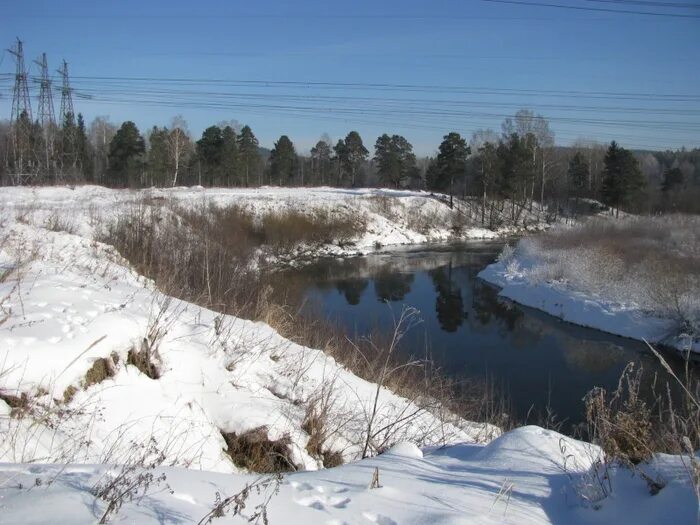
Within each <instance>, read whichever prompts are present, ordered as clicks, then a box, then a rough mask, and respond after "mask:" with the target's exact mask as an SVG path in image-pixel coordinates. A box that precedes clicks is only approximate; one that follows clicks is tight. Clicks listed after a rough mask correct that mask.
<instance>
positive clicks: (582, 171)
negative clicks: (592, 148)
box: [568, 151, 590, 197]
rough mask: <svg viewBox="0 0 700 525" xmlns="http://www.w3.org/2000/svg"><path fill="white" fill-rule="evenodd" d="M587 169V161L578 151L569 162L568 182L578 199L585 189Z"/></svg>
mask: <svg viewBox="0 0 700 525" xmlns="http://www.w3.org/2000/svg"><path fill="white" fill-rule="evenodd" d="M589 169H590V166H589V165H588V161H587V160H586V157H584V156H583V153H581V152H580V151H578V152H576V154H575V155H574V156H573V157H572V159H571V160H570V161H569V171H568V175H569V181H570V183H571V187H572V188H573V191H574V195H575V196H576V197H580V196H581V195H582V194H583V191H584V190H585V188H586V184H587V183H588V172H589Z"/></svg>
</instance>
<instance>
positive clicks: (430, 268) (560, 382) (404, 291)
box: [276, 243, 679, 425]
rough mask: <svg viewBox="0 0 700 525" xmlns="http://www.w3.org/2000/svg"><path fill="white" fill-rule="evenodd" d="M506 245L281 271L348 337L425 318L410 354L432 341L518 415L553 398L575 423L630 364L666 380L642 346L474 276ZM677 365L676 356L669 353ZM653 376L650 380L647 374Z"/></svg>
mask: <svg viewBox="0 0 700 525" xmlns="http://www.w3.org/2000/svg"><path fill="white" fill-rule="evenodd" d="M501 247H502V245H501V244H500V243H471V244H467V245H461V246H455V247H451V248H440V249H422V250H419V251H417V250H407V251H404V252H400V253H392V254H384V255H374V256H369V257H362V258H355V259H346V260H335V259H333V260H324V261H320V262H318V263H317V264H314V265H312V266H308V267H305V268H303V269H300V270H294V271H292V272H290V273H288V274H286V275H283V276H278V277H276V281H277V285H278V286H280V287H282V288H284V290H285V294H286V296H288V297H295V298H296V299H297V300H299V301H300V303H299V304H301V303H302V302H303V303H306V304H309V305H313V306H314V307H315V309H312V308H311V307H310V310H309V311H314V312H321V314H320V315H324V316H326V317H327V318H330V319H333V320H336V321H338V322H339V323H340V324H341V325H342V326H345V327H346V329H347V331H348V333H350V334H360V335H361V334H366V333H370V332H371V331H372V330H374V329H376V328H380V329H385V330H389V329H391V328H392V326H393V320H394V318H395V315H396V313H397V312H398V311H399V310H400V308H401V307H402V305H404V304H405V305H410V306H412V307H415V308H417V309H418V310H420V312H421V317H422V319H423V323H422V324H421V325H420V327H419V328H417V329H414V330H413V331H412V333H409V334H408V337H407V338H406V339H405V344H404V346H403V348H402V349H401V351H402V352H403V353H404V355H405V356H406V358H408V357H410V356H411V355H421V356H422V355H424V353H425V351H426V345H427V347H428V348H429V350H430V353H431V355H432V356H433V358H434V359H435V361H436V362H437V363H436V364H437V365H438V366H440V367H441V368H442V369H443V371H445V372H446V373H447V374H450V375H451V376H453V377H455V378H457V379H463V378H480V379H481V378H485V377H488V378H490V379H491V380H493V381H495V382H496V384H497V385H499V386H500V387H502V388H503V389H505V390H506V391H507V392H508V393H509V395H510V398H511V400H512V404H513V408H514V409H515V411H516V415H517V416H518V417H520V418H524V417H525V416H526V414H528V413H534V414H537V413H544V412H545V407H546V406H547V404H550V405H551V408H552V409H553V410H554V411H555V412H556V413H557V415H558V416H559V418H560V419H567V420H568V421H569V423H570V424H571V425H574V424H576V423H578V422H580V421H581V419H582V416H583V403H582V398H583V396H584V395H585V394H586V392H587V391H588V390H590V389H591V388H592V387H593V386H603V387H605V388H607V389H614V388H615V387H616V385H617V380H618V378H619V375H620V373H621V372H622V370H623V369H624V367H625V366H626V365H627V363H628V362H630V361H633V362H635V363H636V364H637V365H638V366H643V367H644V368H645V370H646V372H647V376H648V377H650V378H651V377H653V375H654V374H657V375H658V376H659V377H660V378H664V377H667V376H666V373H665V372H664V371H663V370H662V369H661V367H660V366H659V365H658V363H657V361H656V359H655V358H654V357H653V356H651V355H650V354H649V353H648V351H647V349H646V348H645V347H644V345H643V344H641V343H637V342H634V341H630V340H627V339H622V338H618V337H614V336H609V335H606V334H603V333H601V332H598V331H595V330H590V329H586V328H582V327H577V326H574V325H571V324H567V323H564V322H562V321H560V320H559V319H557V318H555V317H551V316H549V315H546V314H544V313H542V312H539V311H537V310H533V309H530V308H525V307H521V306H519V305H516V304H514V303H511V302H510V301H506V300H503V299H502V298H500V297H498V290H497V289H496V288H494V287H492V286H490V285H488V284H486V283H484V282H483V281H481V280H479V279H477V278H476V275H477V273H478V272H479V271H480V270H481V269H482V268H484V267H485V266H486V265H487V264H490V263H491V262H492V261H493V260H494V259H495V257H496V255H497V254H498V253H499V251H500V249H501ZM669 359H670V360H671V361H672V363H673V365H674V366H678V365H679V360H678V359H677V358H674V356H669ZM650 382H651V381H650Z"/></svg>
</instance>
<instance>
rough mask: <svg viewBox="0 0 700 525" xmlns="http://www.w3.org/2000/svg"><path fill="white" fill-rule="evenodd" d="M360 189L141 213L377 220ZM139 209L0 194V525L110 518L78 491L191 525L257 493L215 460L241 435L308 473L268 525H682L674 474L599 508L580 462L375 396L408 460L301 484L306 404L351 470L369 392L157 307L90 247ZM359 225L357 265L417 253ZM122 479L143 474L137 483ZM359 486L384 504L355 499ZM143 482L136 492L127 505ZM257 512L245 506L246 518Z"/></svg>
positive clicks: (237, 195) (539, 440) (235, 325)
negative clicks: (136, 359) (283, 212)
mask: <svg viewBox="0 0 700 525" xmlns="http://www.w3.org/2000/svg"><path fill="white" fill-rule="evenodd" d="M377 191H378V190H356V191H350V192H344V191H343V190H330V189H328V190H326V189H320V190H304V194H300V192H299V191H298V190H296V191H293V190H282V189H260V190H200V189H193V190H186V189H175V190H153V191H151V192H149V197H150V198H151V199H153V198H158V197H167V198H174V199H178V200H179V201H180V202H181V203H184V204H187V203H191V204H192V205H200V204H201V203H202V202H203V201H205V200H207V201H209V200H213V201H217V203H219V204H226V203H229V202H235V201H236V200H244V201H245V202H244V204H246V205H248V206H251V207H252V208H253V209H255V210H262V209H279V208H280V207H282V206H300V205H302V204H303V203H304V202H306V201H305V198H306V197H308V199H309V202H313V203H314V205H318V206H325V205H328V206H330V205H331V204H332V205H333V206H334V207H336V208H337V207H339V206H347V207H349V208H350V209H352V210H353V211H354V210H358V209H359V210H364V211H365V212H367V213H374V212H373V211H372V207H373V206H376V204H375V201H374V200H373V197H375V196H376V192H377ZM344 193H347V195H345V196H343V194H344ZM307 194H308V195H307ZM393 194H394V196H396V197H397V198H399V199H400V202H401V207H403V208H404V210H405V213H411V212H412V211H411V210H412V209H413V208H412V207H419V208H420V210H421V211H423V210H425V209H433V207H434V209H435V210H442V209H443V208H444V205H443V204H441V203H439V202H436V201H434V200H433V199H430V198H428V197H427V196H426V195H424V194H415V193H413V192H393ZM305 195H306V197H305ZM142 197H143V194H141V193H139V192H131V191H115V190H107V189H104V188H98V187H81V188H76V189H69V188H3V189H1V190H0V210H1V211H0V275H2V277H0V397H1V399H0V437H1V438H2V439H0V523H56V522H59V523H60V522H64V523H95V522H96V521H97V520H98V519H99V518H100V516H101V515H102V513H103V512H104V511H105V509H106V507H107V505H108V503H107V502H106V501H103V500H101V499H99V498H96V497H95V496H94V490H93V487H94V486H95V485H101V486H103V487H104V486H105V483H107V482H109V480H115V479H116V480H121V481H119V483H117V485H116V487H115V488H114V490H113V491H112V493H115V492H120V491H122V489H124V488H125V487H127V486H129V484H130V481H133V480H135V479H138V480H141V483H140V484H137V487H136V489H134V490H135V491H136V494H134V493H133V492H132V493H130V492H126V493H125V495H124V496H123V498H122V500H123V503H124V506H123V508H122V509H121V510H120V511H119V513H118V514H116V515H115V516H113V517H112V520H113V521H117V522H120V521H123V522H125V523H149V522H154V523H155V522H159V523H165V522H173V523H192V522H194V523H196V522H197V521H198V520H199V519H200V518H201V517H202V516H204V515H205V514H206V513H207V512H208V511H209V510H211V508H212V506H213V505H214V502H215V498H216V494H217V492H218V493H220V496H221V497H222V498H225V497H227V496H229V495H231V494H233V493H235V492H236V491H239V490H240V489H241V488H242V487H243V486H244V484H245V483H247V482H251V481H252V480H254V479H256V477H255V476H253V475H250V474H246V473H244V472H243V470H242V469H241V468H240V467H238V466H236V465H234V463H233V462H232V460H231V457H230V456H229V454H228V453H227V451H228V450H229V445H228V443H227V436H228V437H230V436H232V435H233V434H235V435H236V436H239V437H240V436H241V435H243V434H245V433H247V432H249V431H254V432H255V433H256V434H255V435H258V436H262V437H263V438H264V439H266V440H268V441H271V442H274V441H276V442H278V443H281V444H282V445H281V446H282V448H283V449H284V451H285V455H286V456H287V458H288V459H287V460H288V461H289V462H290V463H291V464H292V465H293V466H294V468H297V469H301V470H307V471H311V472H303V473H301V472H300V473H294V474H288V475H285V477H284V479H283V481H282V484H281V486H280V489H279V493H277V494H274V495H272V497H271V499H270V503H269V522H270V523H272V524H273V525H274V524H275V523H291V524H293V525H296V524H302V523H303V524H305V523H328V524H330V523H335V524H341V523H369V524H371V523H378V524H380V525H390V524H402V523H445V524H461V523H610V522H613V521H615V522H617V521H619V520H618V518H620V519H621V518H622V517H624V519H625V520H626V521H619V522H620V523H630V524H635V525H636V524H639V523H658V522H661V521H663V519H664V518H668V517H670V516H672V517H673V522H674V523H690V522H691V520H693V519H694V517H695V516H696V511H697V502H696V501H695V499H694V497H693V493H692V489H691V488H690V486H689V483H688V481H687V480H688V478H687V474H686V472H685V470H684V469H683V467H682V464H681V460H680V458H675V457H666V456H663V457H659V458H657V459H655V460H654V462H653V464H652V465H649V466H645V467H644V468H645V469H651V470H652V471H654V472H652V474H653V475H654V477H657V475H658V476H661V477H662V478H663V479H664V481H665V482H666V487H665V488H664V489H663V490H662V491H661V492H660V493H659V494H658V495H656V496H651V495H649V492H648V490H647V487H646V484H645V482H644V481H643V480H642V479H641V478H640V477H639V476H633V475H632V473H631V472H630V471H628V470H624V469H623V470H620V471H613V472H611V476H612V478H611V479H612V486H613V493H612V495H609V496H608V497H606V498H603V499H600V494H599V491H600V490H602V489H601V488H600V486H599V485H596V483H597V482H596V481H594V477H595V476H594V473H593V471H592V470H591V464H592V461H593V460H594V459H595V458H596V457H597V455H598V451H597V449H595V448H593V447H590V446H588V445H585V444H582V443H578V442H573V441H571V440H569V439H568V438H564V437H562V436H560V435H558V434H555V433H552V432H546V431H543V430H542V429H539V428H536V427H525V428H522V429H518V430H516V431H513V432H511V433H508V434H506V435H503V436H502V437H500V438H497V439H495V440H492V439H493V438H494V436H498V434H499V431H498V429H495V428H493V427H491V426H489V425H485V424H479V423H471V422H466V421H463V420H460V419H458V418H455V417H454V416H452V415H450V414H445V413H444V411H443V412H439V413H433V412H429V411H426V410H424V409H422V408H421V407H422V405H419V404H417V401H416V402H413V401H410V400H408V399H405V398H402V397H400V396H398V395H396V394H394V393H393V392H391V391H389V390H387V389H385V388H381V389H379V397H378V403H377V407H378V410H377V417H376V419H375V421H374V422H373V423H374V424H373V426H372V428H373V429H374V433H373V437H372V440H371V441H372V448H371V450H372V451H373V452H374V451H379V450H382V449H384V448H385V447H386V446H388V445H391V444H395V443H400V442H411V443H412V444H402V445H399V446H398V447H397V448H395V449H394V450H393V453H386V454H382V455H380V456H377V457H375V458H372V459H367V460H363V461H360V462H356V463H349V464H347V465H344V466H342V467H338V468H334V469H326V470H318V469H319V468H320V467H321V466H322V462H321V459H320V458H319V457H318V455H316V454H313V453H312V451H311V450H309V449H307V445H308V444H309V440H310V437H311V436H310V434H309V426H308V425H305V420H306V419H307V416H308V413H309V409H310V408H311V407H313V406H314V403H316V405H315V406H317V407H318V406H320V405H319V404H321V405H323V407H324V409H325V410H326V411H327V428H326V430H327V433H326V436H325V437H326V439H325V441H324V443H323V450H324V452H334V453H336V454H340V455H342V458H343V459H344V461H345V462H350V461H352V460H355V459H357V458H358V457H359V456H360V455H361V451H362V446H363V442H364V437H365V436H366V429H367V425H368V419H369V417H370V414H371V412H372V407H373V405H374V400H375V397H374V396H375V394H376V392H377V387H376V385H374V384H371V383H368V382H367V381H365V380H362V379H360V378H358V377H357V376H355V375H353V374H352V373H351V372H349V371H348V370H346V369H345V368H343V367H342V366H340V365H339V364H338V363H337V362H335V361H334V360H333V359H332V358H331V357H329V356H327V355H326V354H324V353H323V352H321V351H318V350H314V349H310V348H305V347H302V346H300V345H297V344H294V343H293V342H291V341H289V340H286V339H284V338H282V337H281V336H280V335H279V334H278V333H276V332H275V331H274V330H273V329H272V328H270V327H269V326H267V325H265V324H263V323H254V322H250V321H245V320H242V319H237V318H234V317H232V316H226V315H221V314H218V313H217V312H214V311H211V310H208V309H205V308H202V307H200V306H197V305H194V304H191V303H185V302H182V301H178V300H176V299H173V298H170V297H167V296H165V295H163V294H162V293H161V292H159V291H158V290H157V289H155V287H154V285H153V283H152V282H151V281H149V280H147V279H145V278H144V277H142V276H139V275H138V274H136V273H135V272H134V271H133V270H132V269H131V268H130V267H129V265H128V264H127V263H126V262H125V261H124V260H123V259H122V258H121V257H120V256H119V255H118V254H117V253H116V251H115V250H114V249H113V248H111V247H109V246H106V245H104V244H101V243H99V242H97V241H95V239H94V235H95V233H96V231H97V230H98V229H99V228H100V225H101V224H104V221H105V220H110V219H112V218H114V217H116V216H117V215H118V214H119V213H122V212H123V211H124V209H125V207H127V206H128V205H129V203H133V202H135V201H138V200H141V199H142ZM402 199H406V200H402ZM440 213H442V211H440ZM376 215H377V217H371V218H370V222H369V224H370V225H372V228H373V230H372V231H370V232H368V234H367V235H366V236H365V237H364V238H363V239H360V240H358V243H357V246H358V247H360V248H361V249H364V248H363V247H368V248H369V247H371V246H373V245H374V243H375V242H376V241H378V240H379V242H381V243H382V244H384V245H387V244H392V243H402V242H406V243H409V242H424V241H425V240H428V239H433V237H429V236H428V235H426V234H424V233H417V232H414V231H411V230H410V229H407V228H406V225H405V224H403V223H402V222H401V221H400V220H399V221H393V222H391V221H389V220H388V219H386V218H385V217H384V218H382V217H383V216H381V215H380V214H376ZM63 230H68V231H63ZM445 231H447V228H446V229H445ZM436 235H437V234H436ZM384 236H386V237H384ZM387 239H388V241H387ZM144 347H148V348H150V349H151V352H152V355H153V362H154V363H155V365H156V367H157V369H158V371H159V374H158V376H159V377H157V378H155V377H154V378H151V377H149V376H148V375H146V374H145V373H143V372H142V370H141V369H139V368H137V367H136V366H135V365H134V364H133V361H132V362H130V358H129V352H130V350H139V349H142V348H144ZM416 445H417V446H419V447H421V448H423V449H424V450H425V456H424V457H423V453H421V452H420V451H419V450H418V448H417V447H416ZM445 445H447V446H445ZM139 458H141V459H139ZM146 458H147V459H146ZM136 460H139V461H136ZM135 461H136V463H139V462H143V461H145V462H146V463H149V462H152V464H153V469H152V470H149V471H148V472H143V471H142V470H141V468H138V467H135V466H134V462H135ZM106 465H116V466H106ZM124 465H127V466H126V467H125V466H124ZM130 466H131V467H134V468H133V469H131V467H130ZM375 468H376V469H378V472H379V483H380V485H381V488H376V489H368V488H367V487H368V485H369V484H370V482H371V479H372V475H373V473H374V472H375ZM149 473H150V474H151V475H152V476H153V481H152V482H151V483H150V489H149V491H148V494H146V495H145V496H144V497H138V496H142V494H140V493H139V490H138V487H143V486H144V485H145V484H146V480H148V479H149V478H148V477H144V476H146V474H149ZM161 473H164V474H165V478H166V479H165V480H163V481H161V482H158V481H157V479H158V478H159V477H160V475H161ZM166 484H167V486H169V487H170V489H167V487H166ZM265 494H266V492H265V491H263V494H260V495H259V494H257V492H255V491H254V492H253V493H252V494H251V496H250V499H249V502H248V505H247V507H246V508H245V510H244V511H243V513H244V515H245V516H250V515H251V514H252V513H253V512H254V511H255V505H257V504H258V503H260V501H261V500H260V498H261V497H265ZM130 496H135V497H133V498H132V497H130ZM591 499H593V500H596V502H595V503H591V502H590V501H589V500H591ZM596 509H597V510H596ZM224 519H227V518H224ZM236 520H238V521H237V522H245V519H241V518H240V517H237V518H235V520H234V522H235V521H236ZM222 521H223V520H222Z"/></svg>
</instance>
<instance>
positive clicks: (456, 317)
mask: <svg viewBox="0 0 700 525" xmlns="http://www.w3.org/2000/svg"><path fill="white" fill-rule="evenodd" d="M428 274H429V275H430V277H431V279H432V280H433V284H434V285H435V291H436V292H437V297H436V298H435V312H436V313H437V318H438V321H439V323H440V327H441V328H442V329H443V330H444V331H446V332H456V331H457V329H458V328H459V327H460V326H462V322H463V321H464V318H465V317H466V314H465V312H464V301H463V300H462V290H461V289H460V288H459V287H458V286H453V285H452V261H450V263H449V265H448V266H447V268H444V267H443V268H436V269H434V270H430V271H429V272H428Z"/></svg>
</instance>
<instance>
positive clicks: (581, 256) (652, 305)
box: [479, 216, 700, 352]
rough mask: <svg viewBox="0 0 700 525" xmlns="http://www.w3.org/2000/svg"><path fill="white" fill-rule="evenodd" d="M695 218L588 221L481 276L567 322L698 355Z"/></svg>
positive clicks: (518, 250)
mask: <svg viewBox="0 0 700 525" xmlns="http://www.w3.org/2000/svg"><path fill="white" fill-rule="evenodd" d="M698 232H700V223H699V222H698V221H697V219H696V218H695V217H683V216H675V217H674V216H667V217H662V218H653V219H652V218H635V217H631V218H627V219H624V220H622V221H621V222H618V223H615V222H614V221H606V222H595V221H593V222H590V223H588V224H586V225H584V226H582V227H578V228H573V229H569V230H567V229H559V230H554V231H552V232H549V233H548V234H546V235H543V236H541V237H533V238H526V239H523V240H521V241H520V242H519V243H518V244H517V245H516V246H515V248H514V249H513V248H508V249H506V251H505V252H504V253H503V254H502V255H501V257H500V260H499V261H498V262H497V263H495V264H492V265H491V266H489V267H487V268H485V269H484V270H483V271H482V272H481V273H480V274H479V276H480V277H481V278H482V279H485V280H486V281H488V282H491V283H493V284H495V285H497V286H499V287H500V288H501V296H503V297H506V298H508V299H511V300H513V301H516V302H518V303H520V304H524V305H526V306H530V307H533V308H538V309H540V310H543V311H545V312H547V313H549V314H551V315H554V316H557V317H559V318H561V319H562V320H563V321H568V322H570V323H574V324H578V325H582V326H589V327H592V328H596V329H599V330H603V331H605V332H609V333H612V334H615V335H620V336H624V337H630V338H633V339H639V340H646V341H648V342H652V343H661V344H664V345H666V346H669V347H673V348H676V349H677V350H679V351H681V352H688V351H692V352H700V339H699V337H698V336H699V334H700V274H698V268H700V257H699V256H700V254H698V251H697V250H698V248H697V247H698V246H699V245H700V238H698Z"/></svg>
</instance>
